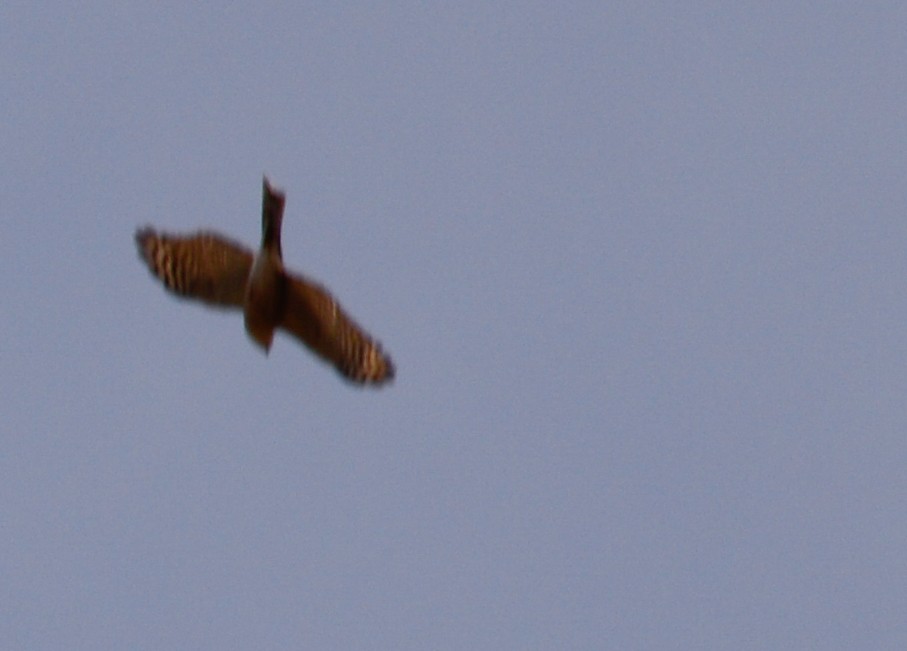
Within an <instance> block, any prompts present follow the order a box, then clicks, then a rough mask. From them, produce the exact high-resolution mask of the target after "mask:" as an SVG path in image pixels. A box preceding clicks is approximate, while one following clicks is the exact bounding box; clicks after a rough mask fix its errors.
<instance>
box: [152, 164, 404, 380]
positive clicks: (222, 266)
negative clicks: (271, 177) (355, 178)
mask: <svg viewBox="0 0 907 651" xmlns="http://www.w3.org/2000/svg"><path fill="white" fill-rule="evenodd" d="M285 200H286V197H285V195H284V193H283V192H281V191H280V190H278V189H276V188H273V187H271V184H270V183H269V182H268V179H267V178H265V179H264V191H263V198H262V210H261V231H262V236H261V248H260V249H259V250H258V252H257V253H255V254H253V253H252V252H251V251H250V250H249V249H247V248H245V247H244V246H243V245H241V244H238V243H236V242H234V241H233V240H230V239H228V238H226V237H223V236H221V235H219V234H217V233H212V232H208V231H200V232H197V233H194V234H190V235H185V236H175V235H169V234H167V233H158V232H157V231H155V230H154V229H152V228H142V229H139V230H138V231H137V232H136V234H135V241H136V245H137V246H138V249H139V255H140V256H141V258H142V260H144V262H145V264H147V265H148V268H149V269H150V270H151V273H152V274H154V275H155V276H157V277H158V278H159V279H160V281H161V282H162V283H164V287H165V288H166V289H168V290H169V291H171V292H173V293H174V294H176V295H178V296H181V297H183V298H188V299H195V300H199V301H202V302H204V303H206V304H207V305H209V306H214V307H221V308H238V309H241V310H242V311H243V315H244V317H245V324H246V332H247V333H248V335H249V337H251V339H252V341H253V342H254V343H256V344H258V345H259V346H261V347H262V348H263V349H264V351H265V354H267V353H268V351H270V349H271V342H272V340H273V339H274V331H275V330H276V329H278V328H282V329H283V330H285V331H286V332H288V333H290V334H291V335H292V336H294V337H296V338H297V339H298V340H299V341H301V342H302V343H304V344H305V345H306V346H308V347H309V348H310V349H311V350H312V352H314V353H315V354H316V355H318V356H319V357H321V358H322V359H323V360H325V361H327V362H328V363H330V364H333V365H334V368H336V369H337V371H338V372H339V373H340V374H341V375H342V376H343V377H344V378H346V379H347V380H349V381H351V382H355V383H357V384H374V385H379V384H381V383H383V382H386V381H388V380H390V379H392V378H393V377H394V365H393V362H391V359H390V357H388V356H387V355H386V354H385V353H384V352H383V351H382V349H381V344H379V343H378V342H377V341H375V340H374V339H372V338H371V337H370V336H369V335H368V334H367V333H366V332H365V331H364V330H362V328H360V327H359V326H358V325H357V324H356V322H355V321H353V320H352V319H351V318H350V317H349V316H348V315H347V314H346V312H344V311H343V309H342V308H341V307H340V305H338V303H337V301H336V300H335V299H334V297H333V296H331V294H330V292H328V291H327V290H326V289H325V288H324V287H322V286H321V285H319V284H318V283H316V282H314V281H312V280H310V279H308V278H306V277H305V276H302V275H299V274H295V273H290V272H288V271H287V270H286V269H284V266H283V254H282V252H281V248H280V225H281V222H282V221H283V208H284V203H285Z"/></svg>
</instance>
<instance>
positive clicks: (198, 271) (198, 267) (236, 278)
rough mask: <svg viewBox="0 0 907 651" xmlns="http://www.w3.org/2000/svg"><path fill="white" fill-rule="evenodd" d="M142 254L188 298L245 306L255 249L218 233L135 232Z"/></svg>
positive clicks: (164, 279)
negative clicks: (180, 235) (183, 235)
mask: <svg viewBox="0 0 907 651" xmlns="http://www.w3.org/2000/svg"><path fill="white" fill-rule="evenodd" d="M135 242H136V245H137V246H138V249H139V255H140V256H141V257H142V259H143V260H144V261H145V264H147V265H148V268H149V269H150V270H151V273H153V274H154V275H155V276H157V277H158V278H159V279H160V280H161V282H163V283H164V287H166V288H167V289H168V290H170V291H171V292H173V293H174V294H178V295H179V296H182V297H185V298H193V299H197V300H200V301H204V302H205V303H207V304H209V305H214V306H219V307H235V308H240V309H242V307H243V302H244V300H245V294H246V281H247V280H248V278H249V271H250V269H251V268H252V257H253V256H252V252H251V251H249V250H248V249H246V248H245V247H244V246H242V245H241V244H237V243H236V242H234V241H232V240H230V239H227V238H225V237H222V236H220V235H218V234H216V233H210V232H200V233H196V234H194V235H190V236H187V237H178V236H172V235H167V234H165V233H157V232H155V231H154V230H153V229H151V228H144V229H141V230H139V231H138V232H136V234H135Z"/></svg>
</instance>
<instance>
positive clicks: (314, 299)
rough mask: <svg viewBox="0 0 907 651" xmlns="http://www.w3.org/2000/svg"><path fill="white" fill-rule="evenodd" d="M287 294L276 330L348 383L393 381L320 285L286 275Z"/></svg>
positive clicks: (384, 359) (374, 346) (378, 353)
mask: <svg viewBox="0 0 907 651" xmlns="http://www.w3.org/2000/svg"><path fill="white" fill-rule="evenodd" d="M286 276H287V284H286V287H287V294H286V305H285V309H284V316H283V321H282V322H281V324H280V326H281V327H282V328H284V329H285V330H286V331H288V332H289V333H290V334H292V335H293V336H294V337H296V338H297V339H299V340H300V341H302V342H303V343H304V344H305V345H306V346H308V347H309V348H311V349H312V351H314V352H315V353H316V354H317V355H318V356H319V357H321V358H322V359H324V360H326V361H328V362H330V363H331V364H333V365H334V367H335V368H336V369H337V371H339V372H340V374H341V375H343V376H344V377H345V378H347V379H348V380H350V381H352V382H356V383H360V384H365V383H374V384H380V383H382V382H385V381H387V380H390V379H392V378H393V377H394V365H393V362H391V360H390V357H388V356H387V355H386V354H385V353H384V352H383V351H382V350H381V344H379V343H378V342H377V341H375V340H373V339H372V338H371V337H370V336H369V335H368V334H367V333H366V332H365V331H364V330H362V328H360V327H359V326H358V325H357V324H356V323H355V322H354V321H353V320H352V319H351V318H350V317H349V316H347V314H346V313H345V312H344V311H343V309H342V308H341V307H340V305H339V304H338V303H337V301H336V300H334V297H333V296H331V294H330V293H329V292H328V291H327V290H326V289H325V288H324V287H322V286H321V285H319V284H317V283H315V282H312V281H310V280H308V279H307V278H305V277H302V276H298V275H291V274H289V273H288V274H286Z"/></svg>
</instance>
